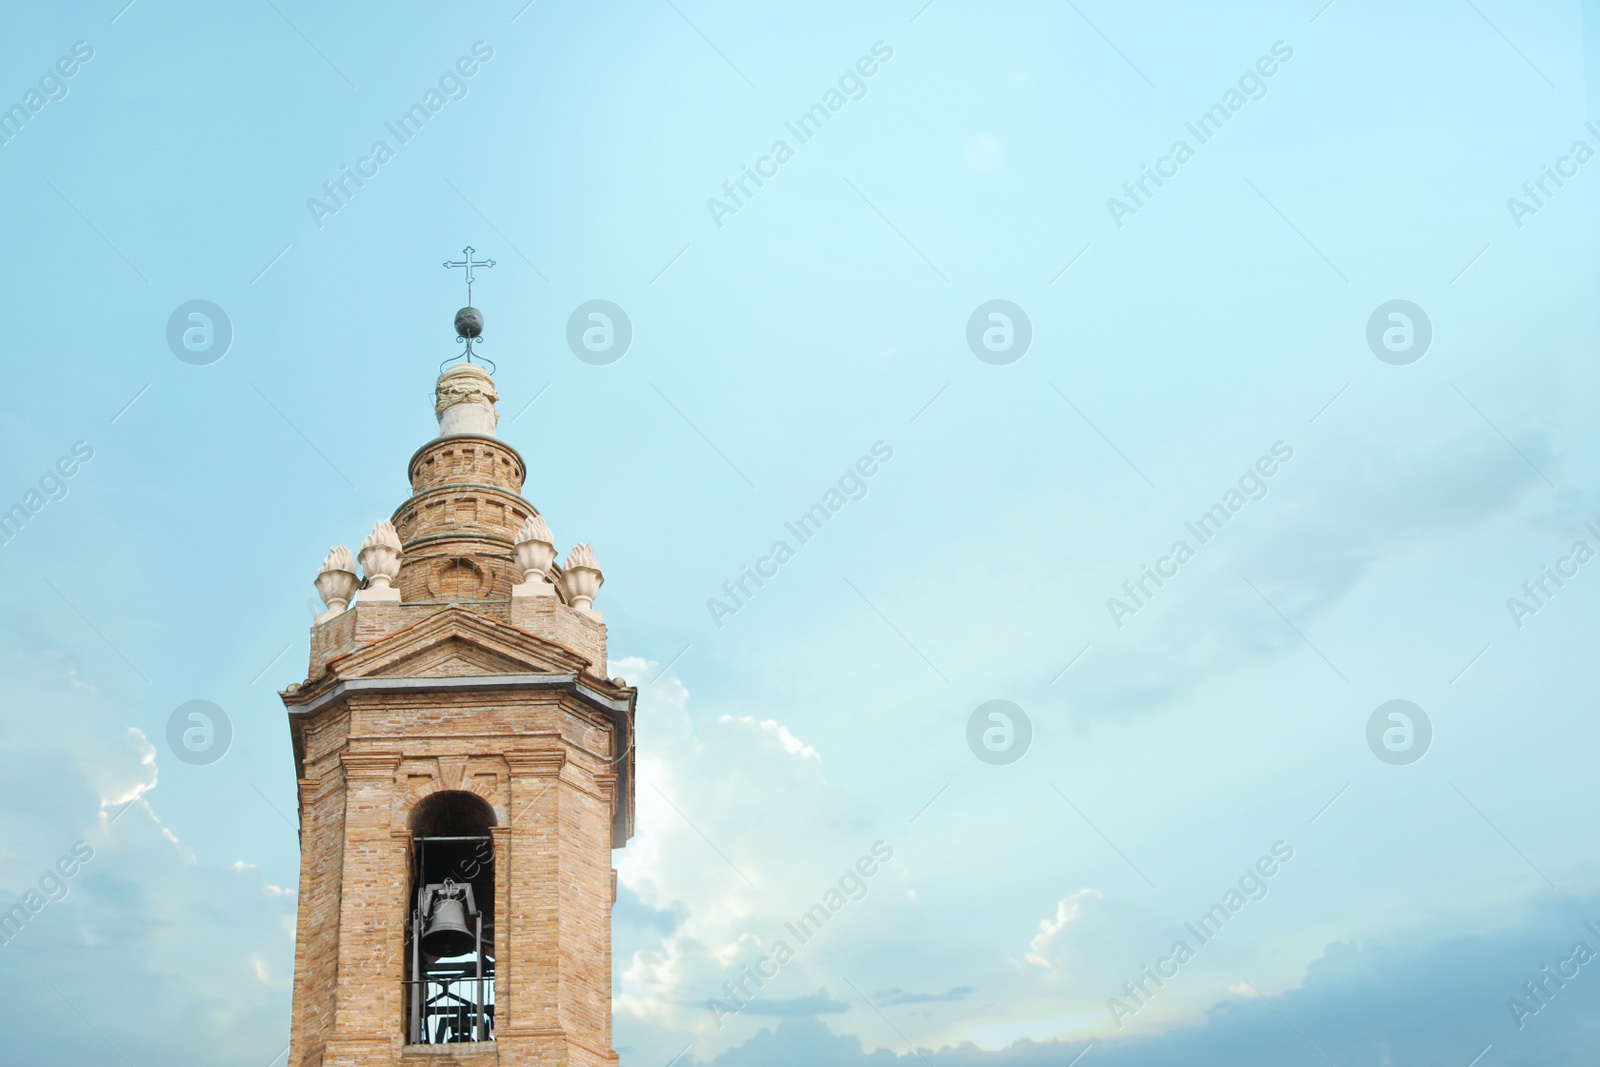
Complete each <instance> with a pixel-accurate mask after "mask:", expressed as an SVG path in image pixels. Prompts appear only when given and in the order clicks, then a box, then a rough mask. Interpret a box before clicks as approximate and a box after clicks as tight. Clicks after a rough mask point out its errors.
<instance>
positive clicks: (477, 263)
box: [444, 245, 494, 307]
mask: <svg viewBox="0 0 1600 1067" xmlns="http://www.w3.org/2000/svg"><path fill="white" fill-rule="evenodd" d="M474 251H476V249H474V248H473V247H472V246H471V245H468V246H467V247H465V248H463V249H462V250H461V259H460V261H459V262H455V263H452V262H451V261H449V260H445V264H444V265H445V266H446V267H447V268H449V267H465V268H466V271H467V306H468V307H471V306H472V270H473V268H474V267H492V266H494V260H492V259H473V258H472V253H473V252H474Z"/></svg>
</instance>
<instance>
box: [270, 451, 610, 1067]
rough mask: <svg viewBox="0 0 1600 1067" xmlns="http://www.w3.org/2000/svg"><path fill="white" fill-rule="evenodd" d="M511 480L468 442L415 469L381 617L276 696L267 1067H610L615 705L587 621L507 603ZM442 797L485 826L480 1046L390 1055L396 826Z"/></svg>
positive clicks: (406, 834) (398, 950) (397, 1030)
mask: <svg viewBox="0 0 1600 1067" xmlns="http://www.w3.org/2000/svg"><path fill="white" fill-rule="evenodd" d="M524 470H525V468H524V466H523V463H522V459H521V457H520V456H519V455H517V453H516V451H515V450H514V449H512V448H511V447H510V446H508V445H505V444H504V443H503V442H500V441H498V440H497V439H495V438H492V437H487V436H477V435H466V434H460V435H452V436H450V437H441V438H436V439H435V440H434V441H432V442H429V444H427V445H425V446H423V448H422V449H420V450H418V452H417V454H416V455H414V456H413V457H412V460H411V464H410V471H411V477H412V489H413V494H412V497H411V498H410V499H409V500H408V501H407V502H406V503H405V504H403V505H401V507H400V508H399V509H397V510H396V512H395V517H394V520H393V521H394V523H395V526H396V529H397V531H398V532H399V533H400V536H401V539H402V545H403V555H402V561H401V573H400V579H399V581H398V583H397V585H398V587H399V588H400V590H401V596H402V600H401V601H400V602H398V603H395V602H383V601H376V602H361V601H359V599H358V601H357V603H355V604H354V605H352V607H351V608H350V610H348V611H346V612H344V613H342V614H340V615H338V616H335V617H333V618H331V619H329V620H327V621H326V622H323V623H321V624H319V625H318V626H316V627H314V629H313V631H312V637H311V662H310V666H309V670H308V673H307V679H306V681H305V682H303V683H301V684H299V685H294V686H290V687H289V689H288V690H286V691H285V692H284V693H283V694H281V695H282V698H283V701H284V704H285V705H286V707H287V708H288V710H289V724H290V733H291V737H292V740H293V744H294V755H295V764H296V773H297V775H298V778H299V786H300V789H299V796H300V848H301V869H300V911H299V922H298V928H297V939H296V943H295V978H294V1008H293V1017H292V1020H291V1031H290V1048H289V1059H288V1064H289V1067H369V1065H378V1064H401V1063H407V1064H427V1065H437V1067H445V1065H448V1064H504V1065H507V1067H523V1065H527V1067H533V1065H538V1067H557V1065H566V1064H574V1065H584V1067H589V1065H596V1067H597V1065H601V1064H615V1063H616V1062H617V1055H616V1053H615V1052H613V1051H612V1049H611V905H612V902H613V899H614V894H615V872H614V871H613V869H612V866H611V850H612V849H613V848H614V847H621V846H622V845H623V844H625V843H626V841H627V839H628V837H629V836H630V835H631V832H632V825H633V714H634V705H635V701H636V698H637V692H636V691H635V690H633V689H631V688H629V687H628V686H626V685H624V684H623V683H621V682H620V680H619V681H613V680H608V679H607V678H606V677H605V673H604V672H605V663H606V658H605V656H606V648H605V627H604V625H603V624H601V623H600V622H599V621H598V620H596V619H594V618H592V617H590V616H588V615H585V614H583V613H581V612H579V611H577V610H575V609H574V608H572V607H570V606H568V605H567V604H566V603H565V602H564V599H563V597H562V596H561V595H560V594H559V592H558V594H557V595H555V596H545V597H519V598H516V599H512V597H511V595H510V589H511V586H512V584H514V583H515V582H516V581H518V580H520V575H518V574H517V573H516V572H515V569H514V567H513V566H512V540H513V536H514V534H515V531H516V528H517V527H518V526H519V525H521V523H522V521H523V520H524V519H525V518H527V517H528V515H530V514H533V513H534V509H533V508H532V506H531V505H529V504H528V503H527V502H526V501H524V500H522V498H521V496H520V495H519V493H520V490H521V486H522V480H523V476H524ZM557 589H558V590H559V581H558V582H557ZM446 790H460V791H465V792H470V793H473V794H476V795H477V796H479V797H481V798H483V800H484V801H486V802H487V803H488V804H489V805H490V807H491V808H492V809H493V811H494V826H493V829H492V830H491V834H492V836H493V838H494V842H495V860H494V862H495V863H496V878H495V896H496V900H495V901H494V914H495V921H496V925H497V937H496V952H497V958H496V961H495V966H496V998H495V999H496V1005H495V1011H496V1020H495V1040H494V1041H492V1042H485V1043H482V1044H454V1045H432V1046H429V1045H423V1046H408V1045H407V1044H405V1034H406V1020H405V1018H404V1008H403V1004H404V989H403V985H402V983H403V981H404V977H405V958H404V957H405V948H404V946H405V922H406V917H407V913H408V910H409V907H410V904H409V902H408V901H407V899H406V897H407V891H408V887H409V886H410V879H411V871H410V864H411V855H412V850H411V816H412V813H413V812H414V810H415V808H416V805H417V804H418V803H419V802H420V801H421V800H422V799H424V798H425V797H428V796H431V795H433V794H435V793H438V792H441V791H446Z"/></svg>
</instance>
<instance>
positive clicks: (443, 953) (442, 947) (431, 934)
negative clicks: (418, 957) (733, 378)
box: [422, 886, 477, 959]
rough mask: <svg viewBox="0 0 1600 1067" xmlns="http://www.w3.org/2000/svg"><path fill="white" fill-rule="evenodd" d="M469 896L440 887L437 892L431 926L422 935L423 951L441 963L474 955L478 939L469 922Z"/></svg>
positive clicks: (457, 890)
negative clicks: (452, 957)
mask: <svg viewBox="0 0 1600 1067" xmlns="http://www.w3.org/2000/svg"><path fill="white" fill-rule="evenodd" d="M430 888H433V887H430ZM465 895H466V894H465V893H464V892H463V891H462V890H461V889H458V888H455V887H450V888H445V887H444V886H439V887H437V888H436V889H435V890H434V893H433V899H432V901H431V902H430V903H431V907H430V909H429V912H428V916H427V923H428V925H427V926H426V927H425V928H424V929H423V931H422V951H424V952H426V953H427V954H428V955H430V956H433V957H435V958H439V959H443V958H446V957H450V956H464V955H466V954H467V953H468V952H471V951H472V949H473V946H474V945H476V944H477V938H476V937H475V936H474V935H473V931H472V927H471V926H470V925H468V922H467V906H466V903H465V901H464V900H463V897H465Z"/></svg>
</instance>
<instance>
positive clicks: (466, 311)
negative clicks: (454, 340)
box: [456, 305, 483, 338]
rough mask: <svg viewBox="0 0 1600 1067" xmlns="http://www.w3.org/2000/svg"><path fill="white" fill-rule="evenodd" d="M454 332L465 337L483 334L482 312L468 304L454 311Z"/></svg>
mask: <svg viewBox="0 0 1600 1067" xmlns="http://www.w3.org/2000/svg"><path fill="white" fill-rule="evenodd" d="M456 334H457V335H458V336H460V337H466V338H474V337H481V336H483V312H481V311H479V310H478V309H477V308H475V307H472V306H470V305H469V306H467V307H464V308H462V309H461V310H460V311H458V312H456Z"/></svg>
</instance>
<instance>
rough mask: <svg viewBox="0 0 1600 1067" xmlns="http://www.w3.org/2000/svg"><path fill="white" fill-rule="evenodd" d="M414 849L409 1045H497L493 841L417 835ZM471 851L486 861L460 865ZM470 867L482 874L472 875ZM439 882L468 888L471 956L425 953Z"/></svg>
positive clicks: (408, 959)
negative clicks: (474, 1043)
mask: <svg viewBox="0 0 1600 1067" xmlns="http://www.w3.org/2000/svg"><path fill="white" fill-rule="evenodd" d="M412 844H413V852H412V863H413V866H412V878H411V893H410V894H409V895H410V909H409V910H410V915H409V918H408V921H407V923H406V946H405V948H406V981H405V987H406V1040H407V1042H408V1043H409V1044H413V1045H440V1044H453V1043H458V1042H468V1041H492V1040H494V1000H495V997H494V956H495V948H494V934H495V931H494V926H495V923H494V911H493V901H494V883H493V875H492V872H493V863H494V859H493V849H494V842H493V839H492V838H491V837H490V836H489V835H487V834H479V835H472V836H467V837H419V838H414V839H413V842H412ZM475 846H476V848H475ZM474 851H477V852H481V853H482V855H483V856H486V857H487V861H486V862H485V861H484V860H483V859H481V858H479V859H469V860H466V861H463V859H462V856H463V855H467V854H470V853H472V852H474ZM430 853H431V854H430ZM464 868H465V869H464ZM472 870H476V871H477V872H478V873H476V874H474V873H470V872H471V871H472ZM483 872H490V873H487V874H486V873H483ZM441 885H445V886H455V887H459V888H461V889H463V890H465V899H466V911H467V919H468V921H469V922H470V923H471V924H472V931H473V949H472V953H471V958H470V959H463V958H455V957H452V958H449V959H439V958H437V957H430V956H429V955H428V954H427V953H426V952H424V951H423V949H422V941H423V937H424V935H425V934H426V933H427V929H428V922H429V918H430V911H431V908H432V906H433V900H432V898H433V897H434V896H436V895H438V894H437V890H438V888H439V887H440V886H441ZM486 913H487V916H488V921H487V922H485V914H486Z"/></svg>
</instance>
